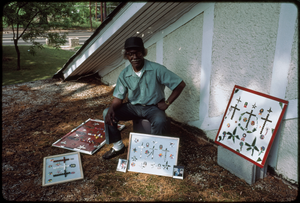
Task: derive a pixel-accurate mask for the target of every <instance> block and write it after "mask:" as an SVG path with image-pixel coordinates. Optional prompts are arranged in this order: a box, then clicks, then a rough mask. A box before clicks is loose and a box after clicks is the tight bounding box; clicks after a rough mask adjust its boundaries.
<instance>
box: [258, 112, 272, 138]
mask: <svg viewBox="0 0 300 203" xmlns="http://www.w3.org/2000/svg"><path fill="white" fill-rule="evenodd" d="M269 110H270V111H271V108H270V109H269ZM271 112H272V111H271ZM269 115H270V112H269V114H268V115H267V117H266V118H261V119H262V120H265V122H264V124H263V127H262V128H261V131H260V134H262V132H263V130H264V127H265V125H266V122H271V123H272V121H271V120H268V118H269Z"/></svg>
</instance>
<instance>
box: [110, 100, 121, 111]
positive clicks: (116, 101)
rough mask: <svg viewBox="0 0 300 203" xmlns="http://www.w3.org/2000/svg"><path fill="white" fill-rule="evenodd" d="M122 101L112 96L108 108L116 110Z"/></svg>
mask: <svg viewBox="0 0 300 203" xmlns="http://www.w3.org/2000/svg"><path fill="white" fill-rule="evenodd" d="M122 102H123V100H122V99H119V98H116V97H114V99H113V100H112V103H111V105H110V108H112V109H113V110H116V109H118V108H119V107H120V106H121V104H122Z"/></svg>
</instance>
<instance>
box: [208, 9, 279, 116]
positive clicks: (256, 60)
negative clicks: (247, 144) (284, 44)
mask: <svg viewBox="0 0 300 203" xmlns="http://www.w3.org/2000/svg"><path fill="white" fill-rule="evenodd" d="M279 12H280V4H278V3H275V4H265V3H216V5H215V18H214V36H213V50H212V75H211V92H210V103H209V117H215V116H220V115H222V114H223V113H224V111H225V109H226V106H227V102H228V100H229V97H230V94H231V91H232V89H233V87H234V85H240V86H243V87H246V88H250V89H254V90H256V91H259V92H263V93H266V94H269V93H270V85H271V79H272V74H271V73H272V68H273V60H274V53H275V47H276V37H277V30H278V19H279Z"/></svg>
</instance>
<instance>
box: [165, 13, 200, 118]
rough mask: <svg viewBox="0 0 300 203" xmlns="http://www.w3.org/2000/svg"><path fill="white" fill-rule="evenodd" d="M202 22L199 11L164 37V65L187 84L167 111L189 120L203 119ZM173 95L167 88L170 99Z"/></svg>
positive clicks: (166, 93) (169, 113)
mask: <svg viewBox="0 0 300 203" xmlns="http://www.w3.org/2000/svg"><path fill="white" fill-rule="evenodd" d="M202 24H203V15H202V14H199V15H198V16H196V17H194V18H193V19H192V20H190V21H189V22H187V23H186V24H184V25H182V26H181V27H179V28H177V29H176V30H174V31H173V32H172V33H170V34H168V35H166V36H165V37H164V39H163V64H164V65H165V66H166V67H167V68H168V69H169V70H171V71H172V72H174V73H176V74H177V75H178V76H180V77H181V78H182V79H183V81H184V82H185V83H186V88H185V89H184V91H183V92H182V93H181V95H180V97H178V98H177V100H175V102H174V103H173V104H172V105H171V106H170V107H169V108H168V109H167V111H166V113H167V115H168V116H170V117H172V118H174V119H175V120H177V121H180V122H185V123H186V122H188V121H193V120H199V106H200V100H199V99H200V80H199V78H200V66H201V47H202V43H201V42H202V32H203V31H202ZM170 94H171V90H170V89H169V88H166V89H165V95H166V98H168V97H169V96H170ZM179 107H180V108H179Z"/></svg>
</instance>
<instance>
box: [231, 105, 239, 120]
mask: <svg viewBox="0 0 300 203" xmlns="http://www.w3.org/2000/svg"><path fill="white" fill-rule="evenodd" d="M237 105H238V104H236V105H235V106H231V108H233V109H234V110H233V113H232V116H231V120H232V119H233V116H234V114H235V110H238V111H240V109H239V108H237Z"/></svg>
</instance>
